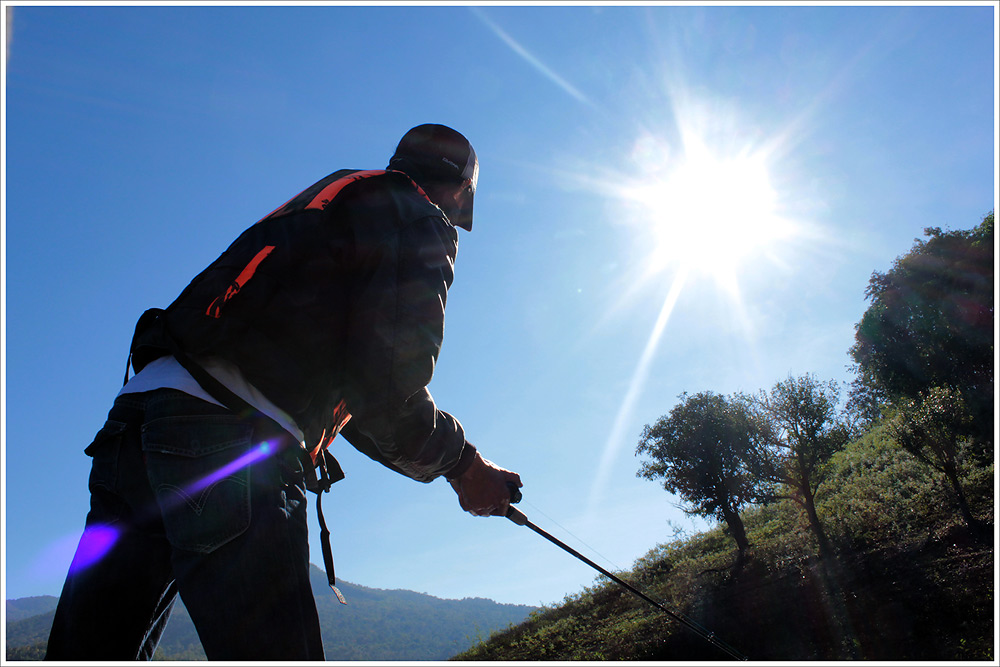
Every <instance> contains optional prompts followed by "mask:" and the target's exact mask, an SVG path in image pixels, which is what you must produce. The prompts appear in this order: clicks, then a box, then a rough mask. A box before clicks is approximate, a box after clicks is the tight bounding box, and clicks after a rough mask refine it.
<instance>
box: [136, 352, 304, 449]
mask: <svg viewBox="0 0 1000 667" xmlns="http://www.w3.org/2000/svg"><path fill="white" fill-rule="evenodd" d="M193 361H194V362H195V363H196V364H198V365H199V366H201V367H202V368H204V369H205V370H206V371H207V372H208V374H209V375H211V376H212V377H214V378H215V379H216V380H218V381H219V382H221V383H222V384H223V386H225V387H226V388H227V389H229V391H231V392H233V393H234V394H236V395H237V396H239V397H240V398H242V399H243V400H244V401H246V402H247V403H249V404H250V405H252V406H253V407H255V408H257V409H258V410H260V411H261V412H262V413H264V414H265V415H267V416H268V417H270V418H271V419H273V420H274V421H275V422H277V424H278V425H279V426H281V428H283V429H285V430H286V431H288V432H289V433H291V434H292V436H293V437H294V438H295V439H296V440H298V441H299V443H300V444H301V445H302V446H303V447H305V442H304V440H305V438H304V436H303V434H302V430H301V429H300V428H299V427H298V425H297V424H296V423H295V420H294V419H292V418H291V417H290V416H289V415H288V413H286V412H285V411H284V410H282V409H281V408H279V407H278V406H277V405H275V404H274V403H272V402H271V401H269V400H268V398H267V397H266V396H264V394H262V393H260V391H259V390H258V389H257V388H256V387H254V386H253V385H252V384H250V383H249V382H247V380H246V378H245V377H243V373H242V372H240V369H239V368H237V367H236V366H235V365H234V364H231V363H229V362H228V361H224V360H222V359H216V358H208V357H200V358H196V359H194V360H193ZM154 389H176V390H178V391H183V392H184V393H185V394H188V395H190V396H194V397H195V398H200V399H202V400H204V401H208V402H209V403H214V404H216V405H222V403H220V402H219V401H217V400H215V399H214V398H212V396H211V394H209V393H208V392H206V391H205V390H204V389H203V388H202V386H201V385H200V384H198V381H197V380H195V379H194V377H192V376H191V374H190V373H188V372H187V370H185V368H184V367H183V366H181V365H180V363H179V362H178V361H177V360H176V359H175V358H174V357H173V355H167V356H165V357H160V358H159V359H156V360H155V361H151V362H150V363H149V364H147V365H146V366H145V367H144V368H143V369H142V370H141V371H139V372H138V373H136V374H135V375H134V376H133V377H132V379H130V380H129V381H128V383H126V384H125V386H124V387H123V388H122V390H121V391H120V392H118V395H119V396H121V395H122V394H137V393H140V392H144V391H152V390H154ZM223 407H225V406H223Z"/></svg>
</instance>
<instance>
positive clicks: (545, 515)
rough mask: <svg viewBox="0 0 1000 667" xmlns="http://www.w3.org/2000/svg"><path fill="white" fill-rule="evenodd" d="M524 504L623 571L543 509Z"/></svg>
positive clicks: (617, 568)
mask: <svg viewBox="0 0 1000 667" xmlns="http://www.w3.org/2000/svg"><path fill="white" fill-rule="evenodd" d="M523 503H524V504H525V505H528V506H529V507H531V508H532V509H534V510H535V511H536V512H538V513H539V514H541V515H542V516H544V517H545V518H546V519H548V520H549V521H551V522H552V523H554V524H555V525H556V526H557V527H558V528H559V529H560V530H562V531H563V532H564V533H566V534H567V535H569V536H570V537H572V538H573V539H574V540H576V541H577V542H579V543H580V544H581V545H583V546H584V547H586V548H587V549H589V550H590V551H591V552H592V553H593V554H594V555H596V556H598V557H599V558H601V559H602V560H603V561H604V562H605V563H607V564H608V565H610V566H611V567H612V569H614V570H617V571H619V572H621V571H622V568H621V567H619V566H618V564H617V563H615V562H614V561H613V560H611V559H610V558H608V557H607V556H605V555H604V554H602V553H601V552H600V551H598V550H597V549H595V548H594V547H592V546H590V545H589V544H587V543H586V542H584V541H583V540H582V539H580V538H579V537H577V536H576V535H574V534H573V531H571V530H569V529H568V528H566V527H565V526H563V525H562V524H561V523H559V522H558V521H556V520H555V519H553V518H552V517H551V516H549V515H548V514H546V513H545V512H544V511H542V509H541V508H540V507H538V506H537V505H535V504H534V503H533V502H530V501H523Z"/></svg>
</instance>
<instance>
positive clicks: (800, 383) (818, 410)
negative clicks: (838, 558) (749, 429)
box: [756, 375, 849, 556]
mask: <svg viewBox="0 0 1000 667" xmlns="http://www.w3.org/2000/svg"><path fill="white" fill-rule="evenodd" d="M838 396H839V392H838V390H837V384H836V383H835V382H826V383H824V382H820V381H819V380H817V379H816V378H815V377H813V376H811V375H805V376H803V377H800V378H792V377H789V378H788V379H787V380H785V381H783V382H779V383H778V384H776V385H774V388H773V389H772V390H771V392H770V393H769V394H767V393H764V392H761V393H760V394H759V395H758V397H757V400H756V404H757V405H758V406H759V407H760V410H761V412H762V416H761V421H763V422H765V423H766V424H767V426H768V430H769V432H770V434H771V441H770V445H771V447H770V453H771V455H772V457H773V459H772V460H773V461H774V464H773V466H772V470H773V472H772V473H771V479H772V480H774V481H775V482H777V483H779V484H781V485H783V487H784V488H785V489H786V490H787V491H788V493H787V495H785V496H780V495H776V496H774V497H776V498H780V497H785V498H788V499H790V500H793V501H794V502H796V503H798V504H799V505H800V506H801V507H802V509H803V510H804V511H805V513H806V516H807V517H808V519H809V527H810V528H811V529H812V531H813V534H814V535H815V536H816V541H817V543H818V546H819V552H820V554H821V555H823V556H829V555H830V553H831V552H830V542H829V540H828V539H827V536H826V532H825V531H824V530H823V525H822V523H821V522H820V520H819V514H818V513H817V512H816V495H817V493H818V492H819V487H820V484H822V483H823V482H824V481H825V478H826V466H825V464H826V462H827V460H828V459H829V458H830V456H832V455H833V453H834V452H836V451H837V450H839V449H841V448H842V447H843V446H844V445H845V444H846V443H847V441H848V437H849V436H848V431H847V427H846V426H844V424H843V423H842V421H841V420H840V418H839V415H838V414H837V401H838Z"/></svg>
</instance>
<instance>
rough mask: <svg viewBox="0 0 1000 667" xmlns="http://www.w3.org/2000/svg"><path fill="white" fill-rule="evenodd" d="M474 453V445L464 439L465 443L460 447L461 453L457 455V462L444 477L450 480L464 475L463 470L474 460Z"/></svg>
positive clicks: (470, 465) (469, 466)
mask: <svg viewBox="0 0 1000 667" xmlns="http://www.w3.org/2000/svg"><path fill="white" fill-rule="evenodd" d="M476 453H477V452H476V447H475V445H473V444H472V443H471V442H469V441H468V440H466V441H465V445H464V446H463V447H462V455H461V456H460V457H458V463H456V464H455V465H454V467H452V469H451V470H449V471H448V472H446V473H445V474H444V478H445V479H447V480H449V481H451V480H453V479H458V478H459V477H461V476H462V475H464V474H465V471H466V470H468V469H469V468H471V467H472V464H473V462H475V460H476Z"/></svg>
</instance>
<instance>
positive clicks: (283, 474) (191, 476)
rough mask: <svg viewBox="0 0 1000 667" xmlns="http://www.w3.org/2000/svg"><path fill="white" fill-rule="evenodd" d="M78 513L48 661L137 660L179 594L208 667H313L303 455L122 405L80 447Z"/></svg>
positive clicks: (121, 400) (238, 431) (139, 398)
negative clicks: (77, 535) (306, 663)
mask: <svg viewBox="0 0 1000 667" xmlns="http://www.w3.org/2000/svg"><path fill="white" fill-rule="evenodd" d="M86 452H87V454H89V455H90V456H92V457H93V466H92V469H91V473H90V494H91V501H90V512H89V514H88V515H87V524H86V530H85V531H84V534H83V537H82V538H81V540H80V544H79V546H78V547H77V551H76V555H75V557H74V560H73V564H72V565H71V566H70V571H69V574H68V575H67V578H66V583H65V585H64V586H63V590H62V595H61V597H60V599H59V605H58V607H57V609H56V614H55V619H54V620H53V623H52V630H51V632H50V634H49V642H48V652H47V654H46V659H47V660H103V661H110V660H136V659H146V660H148V659H150V658H152V656H153V652H154V651H155V650H156V645H157V643H158V642H159V639H160V635H161V634H162V632H163V629H164V627H165V626H166V623H167V619H168V618H169V616H170V611H171V608H172V607H173V604H174V599H175V597H176V596H177V594H178V593H179V594H180V596H181V599H182V600H183V601H184V605H185V606H186V607H187V609H188V612H189V613H190V614H191V618H192V620H193V621H194V624H195V627H196V628H197V630H198V635H199V637H200V638H201V643H202V646H203V647H204V649H205V653H206V655H207V656H208V659H209V660H284V661H292V660H310V659H312V660H322V659H323V641H322V637H321V635H320V628H319V618H318V615H317V613H316V603H315V600H314V598H313V593H312V587H311V585H310V583H309V546H308V535H307V526H306V488H305V473H306V471H307V465H308V464H307V463H306V461H307V460H308V456H306V455H305V453H304V451H303V450H302V448H301V447H300V446H299V444H298V443H297V442H295V440H294V439H293V438H292V437H291V436H289V435H288V434H287V432H285V431H284V430H283V429H281V428H280V427H279V426H278V425H277V424H275V423H274V422H273V421H271V420H269V419H266V418H262V419H259V420H253V419H245V418H242V417H240V416H238V415H235V414H233V413H232V412H230V411H228V410H226V409H225V408H222V407H219V406H217V405H214V404H211V403H208V402H205V401H202V400H200V399H197V398H194V397H192V396H189V395H187V394H184V393H182V392H179V391H175V390H171V389H160V390H157V391H151V392H146V393H142V394H125V395H123V396H120V397H118V398H117V399H116V400H115V403H114V406H113V407H112V408H111V411H110V413H109V414H108V420H107V422H106V423H105V425H104V427H103V428H102V429H101V430H100V431H99V432H98V434H97V436H96V437H95V439H94V441H93V443H92V444H91V445H90V446H89V447H88V448H87V450H86Z"/></svg>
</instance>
